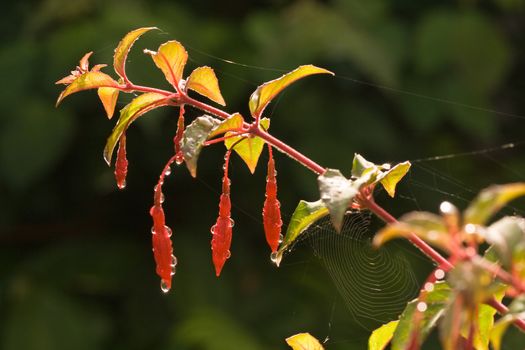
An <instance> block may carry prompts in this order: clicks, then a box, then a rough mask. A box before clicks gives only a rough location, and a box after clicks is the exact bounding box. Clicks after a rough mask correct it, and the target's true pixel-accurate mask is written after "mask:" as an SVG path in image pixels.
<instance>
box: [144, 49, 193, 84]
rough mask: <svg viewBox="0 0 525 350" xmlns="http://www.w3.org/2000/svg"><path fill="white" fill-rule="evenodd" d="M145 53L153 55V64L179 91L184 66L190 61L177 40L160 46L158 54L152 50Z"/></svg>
mask: <svg viewBox="0 0 525 350" xmlns="http://www.w3.org/2000/svg"><path fill="white" fill-rule="evenodd" d="M144 52H145V53H147V54H150V55H151V58H153V62H155V65H156V66H157V67H158V68H159V69H160V70H161V71H162V73H164V76H165V77H166V80H167V81H168V82H169V83H170V84H171V85H172V86H173V87H174V88H175V89H177V90H178V89H179V81H180V80H181V79H182V73H183V71H184V66H185V65H186V62H187V61H188V52H186V49H185V48H184V46H182V44H181V43H179V42H178V41H176V40H171V41H168V42H165V43H164V44H162V45H160V46H159V50H158V51H157V52H155V51H150V50H144Z"/></svg>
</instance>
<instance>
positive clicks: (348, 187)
mask: <svg viewBox="0 0 525 350" xmlns="http://www.w3.org/2000/svg"><path fill="white" fill-rule="evenodd" d="M317 182H318V185H319V192H320V194H321V200H322V201H323V203H324V204H325V205H326V207H327V208H328V210H329V211H330V218H331V221H332V224H333V225H334V228H335V229H336V230H337V232H341V227H342V226H343V218H344V216H345V213H346V210H347V209H348V206H349V205H350V203H351V201H352V199H353V198H354V197H355V195H356V194H357V193H358V188H356V186H353V184H352V182H351V181H350V180H348V179H347V178H345V177H344V176H343V175H342V174H341V172H340V171H339V170H337V169H326V171H325V172H324V173H323V174H322V175H320V176H319V177H318V178H317Z"/></svg>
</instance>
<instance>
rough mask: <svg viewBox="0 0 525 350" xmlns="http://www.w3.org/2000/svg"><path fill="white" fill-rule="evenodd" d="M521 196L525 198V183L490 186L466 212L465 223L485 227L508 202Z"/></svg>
mask: <svg viewBox="0 0 525 350" xmlns="http://www.w3.org/2000/svg"><path fill="white" fill-rule="evenodd" d="M521 196H525V183H523V182H521V183H512V184H507V185H493V186H490V187H488V188H486V189H484V190H483V191H481V192H480V194H479V195H478V196H477V197H476V198H475V199H474V201H472V203H471V204H470V205H469V207H468V208H467V209H466V210H465V213H464V223H465V224H478V225H483V224H485V223H486V222H487V221H488V220H489V219H490V218H491V216H492V215H494V214H495V213H496V212H497V211H499V210H500V209H501V208H502V207H503V206H505V205H507V203H508V202H510V201H512V200H514V199H516V198H518V197H521Z"/></svg>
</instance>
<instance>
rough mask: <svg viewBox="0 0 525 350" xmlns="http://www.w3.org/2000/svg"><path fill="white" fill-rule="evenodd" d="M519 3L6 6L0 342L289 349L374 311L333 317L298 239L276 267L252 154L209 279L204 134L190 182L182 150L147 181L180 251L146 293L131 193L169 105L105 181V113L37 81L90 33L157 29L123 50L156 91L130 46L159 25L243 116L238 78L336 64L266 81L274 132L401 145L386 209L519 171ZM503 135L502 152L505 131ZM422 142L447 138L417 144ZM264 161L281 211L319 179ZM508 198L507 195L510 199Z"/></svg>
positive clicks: (374, 154) (150, 160) (361, 340)
mask: <svg viewBox="0 0 525 350" xmlns="http://www.w3.org/2000/svg"><path fill="white" fill-rule="evenodd" d="M524 11H525V3H524V1H522V0H485V1H482V0H479V1H476V0H462V1H460V0H456V1H430V0H425V1H423V0H420V1H411V0H398V1H388V0H367V1H361V0H332V1H314V0H303V1H284V0H273V1H262V0H259V1H239V0H228V1H220V2H219V1H205V0H195V1H191V2H190V1H167V0H166V1H145V0H136V1H109V0H106V1H100V0H77V1H69V0H41V1H11V2H8V3H6V4H3V5H2V11H1V14H0V17H1V21H0V28H1V30H0V33H1V34H0V35H1V36H2V41H1V42H0V72H1V75H0V76H1V78H2V86H3V88H2V93H1V94H0V101H1V106H2V111H1V113H0V348H1V349H5V350H37V349H39V350H40V349H41V350H47V349H49V350H51V349H52V350H61V349H64V350H65V349H76V350H84V349H86V350H91V349H112V350H117V349H126V350H135V349H136V350H139V349H163V350H168V349H211V350H221V349H286V348H287V347H286V345H285V343H284V338H286V337H288V336H290V335H292V334H295V333H298V332H303V331H308V332H311V333H312V334H314V335H316V336H317V337H318V338H320V339H321V340H323V339H325V338H327V342H326V347H327V348H328V349H364V348H365V347H366V340H367V337H368V335H369V333H370V330H371V329H372V327H373V326H377V325H378V324H377V323H376V324H375V325H374V324H373V323H374V322H373V321H372V322H368V323H367V326H366V327H363V326H362V322H356V319H355V315H350V314H349V312H348V309H347V308H346V307H345V302H344V300H342V299H343V298H344V296H342V295H340V294H339V293H338V292H337V290H336V288H334V285H333V283H332V280H331V279H330V277H329V275H328V274H327V273H326V270H324V269H323V267H322V264H320V262H319V259H317V258H316V257H315V256H314V254H313V253H312V250H311V249H309V247H308V244H307V243H306V244H302V245H299V246H298V247H297V248H296V249H295V250H294V251H293V252H292V253H291V254H290V255H289V256H287V257H285V262H284V263H283V266H282V267H281V268H279V269H277V268H275V267H274V266H273V265H272V264H271V263H270V259H269V251H268V248H267V246H266V244H265V241H264V235H263V230H262V224H261V218H260V212H261V208H262V202H263V198H264V193H263V192H264V176H265V174H264V172H265V170H264V168H265V167H264V163H265V160H266V159H267V156H266V155H263V157H262V165H263V166H260V167H259V168H258V171H257V172H256V174H255V176H250V174H249V172H248V171H247V169H246V168H245V167H244V165H243V164H242V163H241V161H240V160H239V159H238V158H235V159H233V160H232V171H231V178H232V181H233V187H232V197H233V202H234V209H233V217H234V219H235V221H236V225H235V228H234V243H233V247H232V259H230V260H229V261H228V262H227V264H226V266H225V269H224V270H223V274H222V276H221V277H220V278H219V279H217V278H216V277H215V275H214V272H213V267H212V264H211V256H210V243H209V241H210V238H211V236H210V233H209V228H210V226H211V225H212V224H213V223H214V221H215V217H216V215H217V205H218V197H219V191H220V176H221V175H220V173H221V167H222V165H221V163H222V155H221V152H222V151H223V149H222V146H216V147H213V148H210V149H206V150H205V152H203V154H202V156H201V159H200V162H199V167H200V168H199V179H197V180H193V179H191V178H190V176H189V175H188V173H187V171H186V170H185V169H182V168H180V169H175V170H174V171H173V174H172V175H171V176H170V177H169V180H168V181H167V183H166V185H165V190H164V192H165V193H166V207H165V208H166V212H167V220H168V223H169V225H170V226H171V227H172V228H173V230H174V236H173V241H174V247H175V253H176V255H177V256H178V259H179V266H178V271H177V274H176V276H175V277H174V281H173V290H172V291H171V292H170V293H169V294H167V295H164V294H163V293H162V292H161V291H160V288H159V280H158V278H157V276H156V275H155V272H154V270H155V267H154V262H153V257H152V254H151V237H150V226H151V222H150V217H149V215H148V210H149V208H150V206H151V202H152V189H153V186H154V184H155V182H156V179H157V177H158V173H159V172H160V171H161V169H162V166H163V164H164V162H165V161H166V160H167V159H168V157H169V156H170V154H171V152H172V141H171V140H172V137H173V134H174V132H175V130H176V116H177V111H176V110H169V109H164V110H159V111H155V112H153V113H150V114H148V115H146V116H145V117H143V118H141V119H140V120H139V121H137V122H136V123H135V124H134V126H133V127H132V129H131V130H130V131H129V133H128V158H129V160H130V168H129V177H128V187H127V188H126V189H125V190H124V191H118V190H117V189H116V186H115V184H114V179H113V170H112V169H109V168H108V167H107V166H106V165H105V163H104V161H103V159H102V148H103V146H104V143H105V139H106V137H107V135H108V134H109V132H110V131H111V129H112V127H113V124H114V121H108V120H107V119H106V118H105V114H104V112H103V109H102V107H101V105H100V103H99V101H98V99H97V97H96V94H95V93H94V92H85V93H80V94H77V95H74V96H72V97H69V98H68V99H66V101H65V102H64V103H63V104H62V105H61V106H60V108H58V109H57V108H55V107H54V103H55V100H56V97H57V95H58V93H59V92H60V90H61V88H62V87H61V86H55V85H54V82H55V81H56V80H58V79H59V78H62V77H63V76H65V75H67V74H68V72H69V71H70V70H71V69H73V68H74V67H75V65H76V64H77V62H78V60H79V59H80V57H82V55H83V54H84V53H86V52H88V51H94V54H93V56H92V58H91V62H92V64H95V63H111V58H112V53H113V49H114V47H115V46H116V45H117V43H118V41H119V39H120V38H121V37H122V36H123V35H124V34H125V33H127V32H128V31H130V30H132V29H135V28H138V27H143V26H157V27H159V28H161V31H159V32H155V33H149V34H147V35H145V36H144V37H143V39H141V40H140V41H139V42H137V44H136V46H135V47H134V49H133V51H132V53H131V55H130V59H129V62H128V67H129V68H128V69H129V76H130V77H131V79H132V80H133V81H135V82H140V83H142V84H147V85H153V86H159V87H164V88H167V83H166V82H165V81H164V79H163V76H162V74H160V73H159V72H158V71H157V70H156V69H155V67H154V65H153V64H152V63H151V62H150V60H151V59H150V57H147V56H146V55H143V54H142V53H141V51H142V49H143V48H149V49H156V48H157V47H158V45H159V44H160V43H162V42H164V41H167V40H170V39H177V40H179V41H181V42H182V43H183V44H184V45H185V46H186V48H187V49H188V51H189V54H190V57H191V61H190V62H189V65H188V67H187V70H186V71H187V73H189V71H190V68H192V67H195V66H197V65H210V66H212V67H214V68H215V69H216V72H217V75H218V76H219V79H220V85H221V89H222V92H223V95H224V97H225V99H226V101H227V103H228V110H229V111H232V112H233V111H240V112H241V113H244V114H247V99H248V96H249V95H250V94H251V92H252V91H253V90H254V89H255V88H256V86H257V85H259V84H260V83H262V82H264V81H267V80H270V79H273V78H275V77H277V76H279V75H281V74H282V73H283V70H284V71H287V70H291V69H293V68H295V67H296V66H298V65H300V64H306V63H313V64H316V65H319V66H322V67H326V68H328V69H330V70H332V71H334V72H335V73H336V75H337V77H336V78H330V77H328V76H326V77H322V76H316V77H312V78H308V79H305V80H304V81H301V82H298V83H297V84H295V85H294V86H292V87H290V88H289V89H288V90H287V91H286V92H285V93H284V94H282V95H281V96H280V97H279V98H278V100H277V101H276V102H274V103H273V104H272V105H271V106H270V108H269V109H268V116H269V117H270V118H272V127H271V130H272V131H273V133H274V134H275V135H277V136H278V137H280V138H282V139H284V140H286V141H288V142H289V143H290V144H291V145H293V146H294V147H296V148H298V149H299V150H301V151H303V152H304V153H305V154H307V155H309V156H311V158H313V159H314V160H316V161H318V162H319V163H321V164H323V165H325V166H329V167H334V168H340V169H342V170H343V172H345V173H346V174H347V175H348V173H349V170H350V167H351V159H352V157H353V153H354V152H359V153H361V154H363V155H365V156H366V157H367V158H369V159H370V160H372V161H375V162H378V163H382V162H386V161H400V160H405V159H409V160H413V161H414V170H413V172H412V174H411V175H410V177H409V178H408V179H407V180H406V181H405V182H404V183H403V184H402V185H401V188H400V190H399V198H398V199H396V200H390V199H388V198H387V197H386V196H385V195H384V194H383V193H379V199H378V200H379V201H380V202H381V203H382V204H383V205H384V206H385V207H387V208H389V209H390V210H391V211H392V212H393V213H394V214H395V215H399V214H401V213H403V212H406V211H407V210H413V209H418V208H419V209H425V210H433V211H434V210H435V209H436V208H437V206H438V204H439V202H440V201H441V200H443V199H447V200H451V201H453V202H454V203H456V204H457V205H458V207H460V208H463V207H465V205H466V203H467V202H468V200H470V199H471V198H472V197H473V196H474V195H475V194H476V193H477V191H478V190H480V189H481V188H483V187H485V186H487V185H489V184H491V183H504V182H509V181H520V180H521V181H523V180H524V175H525V157H524V156H525V152H524V148H523V145H524V142H525V137H524V136H523V135H524V134H523V130H524V125H525V99H524V98H523V95H524V91H525V84H524V81H525V17H524ZM227 60H230V61H234V62H236V63H231V62H229V61H227ZM109 71H110V70H109V69H106V72H109ZM130 99H131V96H123V97H122V98H121V99H120V100H119V106H120V107H122V106H124V105H125V104H126V103H127V102H129V101H130ZM195 115H197V112H196V111H189V116H190V117H191V116H195ZM509 142H514V143H515V144H514V147H513V148H509V147H502V145H504V144H507V143H509ZM476 150H479V151H480V152H478V153H473V154H472V153H468V152H471V151H476ZM464 152H467V153H468V154H464ZM438 155H450V156H449V157H445V159H441V160H438V159H432V157H434V156H438ZM277 168H278V171H279V175H278V181H279V191H280V194H279V196H280V199H281V202H282V207H283V216H284V217H285V221H286V218H289V216H290V215H291V213H292V212H293V209H294V207H295V205H296V204H297V202H298V201H299V200H300V199H306V200H316V199H317V198H318V194H317V188H316V179H315V176H314V175H313V174H311V173H309V172H308V171H307V170H306V169H305V168H303V167H301V166H299V165H297V164H295V163H294V162H293V161H291V160H290V159H288V158H287V157H284V156H277ZM520 204H523V203H522V202H521V203H520V202H518V203H517V204H516V205H515V206H514V207H513V208H511V209H509V210H508V211H509V212H517V213H523V212H522V211H521V210H522V209H523V208H524V206H523V205H521V206H520ZM520 208H521V210H520ZM372 229H373V228H371V230H372ZM404 249H406V250H410V249H411V248H410V247H404ZM412 253H414V252H412ZM414 254H417V253H414ZM414 254H412V255H414ZM422 261H423V260H421V259H415V260H414V261H413V264H412V266H413V269H414V273H415V274H416V276H418V278H421V277H422V276H423V274H424V273H425V272H427V271H428V270H429V269H430V268H431V265H430V264H428V263H425V262H422ZM364 316H366V315H364ZM394 317H396V314H393V315H392V318H394ZM433 339H434V340H435V339H436V338H435V337H434V338H433ZM524 344H525V338H524V337H523V335H521V336H520V335H519V334H518V333H517V332H515V331H511V332H509V335H508V336H507V337H506V345H505V346H506V349H517V348H523V345H524ZM435 347H436V342H435V341H430V342H428V343H427V344H426V345H425V348H428V349H432V348H435Z"/></svg>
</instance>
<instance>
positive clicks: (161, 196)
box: [160, 192, 164, 204]
mask: <svg viewBox="0 0 525 350" xmlns="http://www.w3.org/2000/svg"><path fill="white" fill-rule="evenodd" d="M160 203H161V204H162V203H164V193H162V192H161V193H160Z"/></svg>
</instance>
